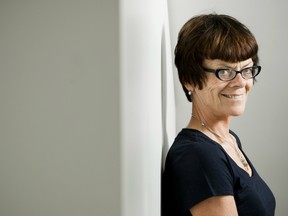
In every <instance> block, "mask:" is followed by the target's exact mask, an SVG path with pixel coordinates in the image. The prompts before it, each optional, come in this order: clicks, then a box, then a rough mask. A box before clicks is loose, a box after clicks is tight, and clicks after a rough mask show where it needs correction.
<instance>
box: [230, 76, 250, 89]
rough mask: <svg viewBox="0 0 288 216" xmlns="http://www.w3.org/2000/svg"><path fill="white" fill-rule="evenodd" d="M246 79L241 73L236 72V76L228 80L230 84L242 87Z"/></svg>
mask: <svg viewBox="0 0 288 216" xmlns="http://www.w3.org/2000/svg"><path fill="white" fill-rule="evenodd" d="M246 82H247V80H245V79H244V78H243V77H242V75H241V73H237V74H236V77H235V78H234V79H233V80H231V81H230V85H231V86H239V87H244V86H245V85H246Z"/></svg>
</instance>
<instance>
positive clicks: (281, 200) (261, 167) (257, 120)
mask: <svg viewBox="0 0 288 216" xmlns="http://www.w3.org/2000/svg"><path fill="white" fill-rule="evenodd" d="M168 5H169V15H170V16H169V18H170V29H171V44H172V49H173V50H174V47H175V44H176V40H177V35H178V32H179V30H180V28H181V27H182V25H183V24H184V23H185V22H186V21H187V20H188V19H190V18H191V17H192V16H194V15H197V14H200V13H211V12H217V13H227V14H229V15H232V16H234V17H236V18H237V19H239V20H240V21H241V22H243V23H244V24H246V25H247V26H248V27H249V28H250V30H251V31H252V32H253V33H254V35H255V36H256V38H257V40H258V43H259V46H260V52H259V56H260V64H261V66H262V72H261V74H260V75H259V78H258V82H257V83H256V84H255V85H254V89H253V90H252V92H251V94H250V96H249V99H248V103H247V107H246V111H245V113H244V114H243V115H242V116H240V117H236V118H234V119H233V121H232V125H231V129H232V130H234V131H235V132H236V133H237V134H238V135H239V137H240V139H241V141H242V145H243V148H244V150H245V152H246V153H247V155H248V156H249V158H250V159H251V160H252V162H253V164H254V165H255V167H256V169H257V171H258V172H259V174H260V175H261V176H262V177H263V178H264V180H265V181H266V182H267V183H268V185H269V186H270V187H271V189H272V190H273V192H274V195H275V196H276V201H277V209H276V215H277V216H282V215H287V214H288V206H287V200H288V187H287V186H286V185H287V182H288V170H287V167H286V165H287V163H288V159H287V155H288V147H287V127H286V125H287V122H288V115H287V109H288V98H287V96H286V95H287V92H288V85H287V80H288V73H286V69H285V68H286V62H288V55H287V50H288V43H287V38H288V27H287V19H288V15H287V12H286V11H287V7H288V5H287V2H285V1H281V0H276V1H260V0H257V1H248V0H244V1H228V0H220V1H217V2H216V1H212V0H204V1H190V0H179V1H174V0H169V1H168ZM174 71H175V72H174V76H175V94H176V123H177V124H176V125H177V128H176V129H177V131H179V130H180V129H181V128H182V127H185V126H186V124H187V123H188V121H189V119H190V115H191V104H190V103H189V102H188V101H187V100H186V98H185V95H184V93H183V91H182V87H181V86H180V85H179V82H178V78H177V72H176V70H175V68H174Z"/></svg>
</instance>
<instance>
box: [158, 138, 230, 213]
mask: <svg viewBox="0 0 288 216" xmlns="http://www.w3.org/2000/svg"><path fill="white" fill-rule="evenodd" d="M217 145H218V144H216V143H213V142H207V140H206V142H205V141H203V142H197V143H192V144H191V142H187V143H185V142H184V143H181V145H180V146H177V147H175V148H172V149H171V151H170V152H169V154H168V155H167V159H166V165H165V172H164V176H163V178H164V184H165V185H164V187H166V188H164V190H166V192H167V193H168V194H166V195H167V198H168V199H169V200H166V203H167V204H168V205H175V204H176V205H177V206H178V208H179V209H178V212H181V215H185V214H184V213H185V212H188V211H189V209H190V208H191V207H193V206H194V205H196V204H197V203H199V202H201V201H203V200H205V199H207V198H209V197H212V196H220V195H233V177H232V174H231V168H230V165H229V160H228V159H227V155H226V154H225V153H224V152H223V151H224V150H223V149H221V147H220V146H217ZM164 199H166V198H164ZM169 203H170V204H169ZM171 215H172V214H171Z"/></svg>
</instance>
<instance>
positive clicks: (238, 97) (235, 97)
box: [224, 95, 242, 99]
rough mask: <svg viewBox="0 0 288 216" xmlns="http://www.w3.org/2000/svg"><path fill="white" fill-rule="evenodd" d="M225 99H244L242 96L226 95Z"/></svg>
mask: <svg viewBox="0 0 288 216" xmlns="http://www.w3.org/2000/svg"><path fill="white" fill-rule="evenodd" d="M224 96H225V97H228V98H231V99H240V98H242V95H224Z"/></svg>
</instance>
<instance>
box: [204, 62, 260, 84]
mask: <svg viewBox="0 0 288 216" xmlns="http://www.w3.org/2000/svg"><path fill="white" fill-rule="evenodd" d="M250 68H257V69H258V70H257V73H255V74H254V75H253V76H252V77H250V78H245V77H244V76H243V74H242V73H243V71H244V70H247V69H250ZM202 69H203V70H204V71H205V72H209V73H214V74H215V76H216V77H217V78H218V79H220V80H222V81H231V80H233V79H235V77H236V76H237V74H238V73H240V74H241V77H242V78H243V79H245V80H248V79H252V78H255V77H256V76H258V75H259V73H260V71H261V66H260V65H253V66H252V67H247V68H243V69H242V70H240V71H236V70H232V69H216V70H213V69H210V68H205V67H202ZM222 70H232V71H234V72H236V73H235V76H234V77H233V78H231V79H229V80H223V79H221V78H220V76H219V72H220V71H222Z"/></svg>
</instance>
